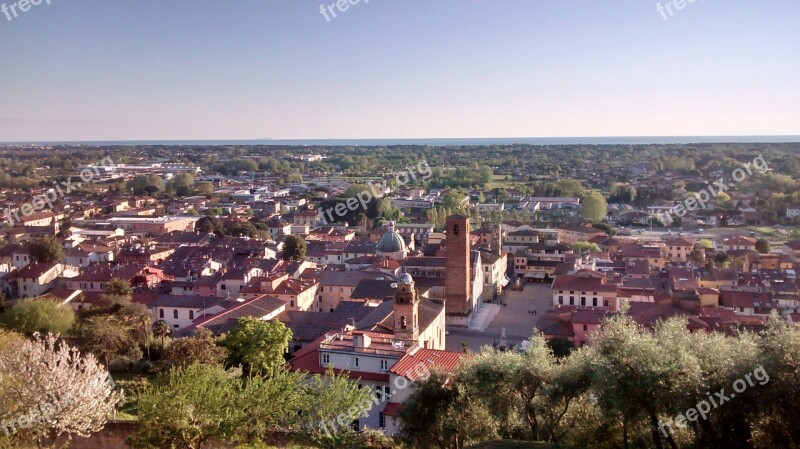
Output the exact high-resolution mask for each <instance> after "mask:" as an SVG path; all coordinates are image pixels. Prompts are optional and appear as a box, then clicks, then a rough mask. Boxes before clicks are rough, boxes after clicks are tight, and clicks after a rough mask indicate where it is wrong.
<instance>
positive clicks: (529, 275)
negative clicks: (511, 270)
mask: <svg viewBox="0 0 800 449" xmlns="http://www.w3.org/2000/svg"><path fill="white" fill-rule="evenodd" d="M545 276H547V273H545V272H543V271H537V272H535V273H525V277H526V278H528V279H544V277H545Z"/></svg>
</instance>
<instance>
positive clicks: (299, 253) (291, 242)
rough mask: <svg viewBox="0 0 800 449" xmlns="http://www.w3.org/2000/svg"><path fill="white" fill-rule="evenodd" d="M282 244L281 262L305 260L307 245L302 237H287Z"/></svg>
mask: <svg viewBox="0 0 800 449" xmlns="http://www.w3.org/2000/svg"><path fill="white" fill-rule="evenodd" d="M283 243H284V246H283V260H303V259H305V258H306V251H307V250H308V245H307V244H306V241H305V239H303V237H300V236H299V235H289V236H287V237H286V239H285V240H284V242H283Z"/></svg>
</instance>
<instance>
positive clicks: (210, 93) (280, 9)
mask: <svg viewBox="0 0 800 449" xmlns="http://www.w3.org/2000/svg"><path fill="white" fill-rule="evenodd" d="M19 1H25V0H0V8H2V6H3V5H4V4H5V5H6V7H10V6H12V5H13V6H15V9H14V11H16V12H17V17H14V16H13V14H12V10H10V9H8V14H9V16H10V18H11V19H12V20H8V18H9V17H7V16H6V15H5V14H4V13H3V12H0V141H6V142H8V141H65V140H66V141H72V140H74V141H87V140H98V141H100V140H216V139H265V138H273V139H327V138H339V139H355V138H363V139H378V138H455V137H462V138H488V137H589V136H598V137H599V136H673V135H675V136H687V135H688V136H702V135H715V136H722V135H800V2H798V1H796V0H768V1H764V0H695V1H693V2H691V3H690V2H689V1H688V0H686V3H685V4H683V9H677V8H676V6H675V4H676V3H681V2H682V0H661V3H660V5H661V7H662V9H661V10H662V11H663V14H662V13H659V10H658V4H659V3H658V2H657V1H653V0H491V1H489V0H433V1H432V0H369V2H368V3H366V2H365V0H360V1H359V2H358V3H357V4H355V5H352V6H349V8H348V9H347V10H346V11H345V12H341V11H340V10H338V9H336V7H335V6H333V10H334V11H335V12H336V17H335V18H333V17H332V14H331V13H330V11H329V10H328V9H327V6H328V5H330V4H331V3H333V2H334V1H335V0H324V1H322V2H320V0H235V1H230V0H228V1H222V0H39V1H41V4H39V5H38V6H31V7H30V8H29V9H28V11H26V12H21V11H20V10H19V6H20V5H17V2H19ZM48 1H49V2H50V3H49V4H48V3H47V2H48ZM352 1H355V0H352ZM667 6H669V8H667ZM321 7H323V8H325V9H326V14H327V15H328V19H330V20H326V18H325V16H324V15H323V14H321V13H320V8H321ZM670 10H671V11H672V13H673V14H672V15H670V14H669V11H670ZM0 11H2V9H0ZM665 17H666V19H665Z"/></svg>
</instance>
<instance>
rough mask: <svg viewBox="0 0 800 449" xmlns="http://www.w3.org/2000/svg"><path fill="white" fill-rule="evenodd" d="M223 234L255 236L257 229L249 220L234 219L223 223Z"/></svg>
mask: <svg viewBox="0 0 800 449" xmlns="http://www.w3.org/2000/svg"><path fill="white" fill-rule="evenodd" d="M225 235H230V236H232V237H250V238H253V237H257V236H258V229H257V228H256V226H255V225H254V224H253V223H250V222H249V221H244V222H242V221H236V222H227V223H225Z"/></svg>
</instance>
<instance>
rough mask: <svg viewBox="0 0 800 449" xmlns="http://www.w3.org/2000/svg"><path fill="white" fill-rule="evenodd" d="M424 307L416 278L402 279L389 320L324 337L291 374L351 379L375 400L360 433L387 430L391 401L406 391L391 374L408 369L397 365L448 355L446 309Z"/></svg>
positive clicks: (301, 354) (359, 422)
mask: <svg viewBox="0 0 800 449" xmlns="http://www.w3.org/2000/svg"><path fill="white" fill-rule="evenodd" d="M423 301H427V300H421V298H420V297H419V295H418V293H417V291H416V287H415V283H414V280H413V278H412V277H411V276H410V275H408V274H403V275H401V277H400V279H399V282H398V283H397V290H396V293H395V297H394V301H393V303H392V311H391V314H390V316H388V317H387V319H386V320H384V321H383V322H382V323H379V324H377V325H376V326H370V327H369V329H361V328H358V327H357V326H358V325H357V324H356V326H350V327H349V328H348V329H345V330H343V331H342V332H339V333H335V334H326V335H324V336H322V337H320V338H319V339H317V340H316V341H314V342H313V343H311V344H309V345H307V346H306V347H304V348H302V349H300V350H299V351H297V352H296V353H295V356H294V358H292V360H291V361H290V362H289V367H290V369H293V370H298V371H306V372H309V373H312V374H318V375H324V374H325V373H326V372H327V370H328V369H332V370H333V372H334V373H336V374H344V373H346V374H347V375H348V376H349V378H350V379H351V380H352V381H353V382H358V385H359V387H360V388H367V389H369V390H370V391H374V392H375V395H376V400H375V401H374V403H373V406H372V407H371V409H370V410H369V411H367V412H366V413H365V414H366V416H364V415H359V416H358V418H357V419H356V421H354V422H353V426H354V427H355V428H358V429H359V430H363V429H367V428H370V429H380V428H385V427H386V416H387V413H385V412H386V408H387V406H388V401H389V399H390V398H391V397H393V396H395V395H396V394H397V393H398V391H399V390H401V389H404V388H405V387H407V384H406V386H405V387H403V388H393V386H392V384H391V377H390V370H392V369H393V368H394V367H395V366H397V367H399V368H403V367H404V366H405V365H398V363H399V362H400V360H402V359H404V358H405V357H406V356H408V355H412V356H413V355H415V354H418V353H419V352H420V351H425V350H431V351H436V352H437V353H439V352H441V353H444V352H445V351H443V349H444V347H445V338H446V336H445V332H444V326H445V308H444V307H442V306H441V305H436V304H434V303H428V304H427V305H424V304H422V303H423ZM387 304H388V303H387ZM423 308H425V309H426V312H425V313H424V314H423V313H422V309H423ZM379 309H380V308H379ZM379 309H378V310H377V311H379ZM401 371H402V373H400V374H405V373H406V369H402V370H401ZM389 416H392V415H389Z"/></svg>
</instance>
